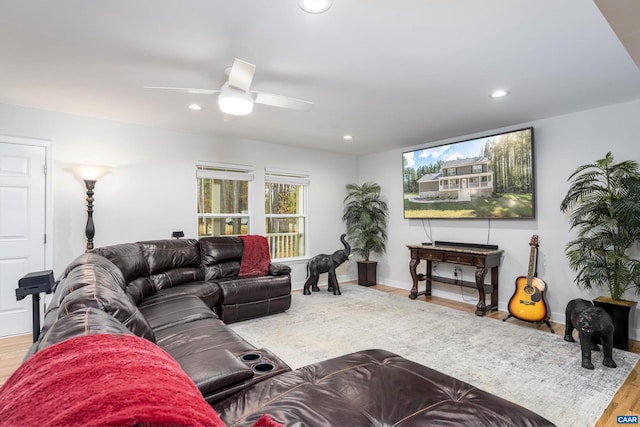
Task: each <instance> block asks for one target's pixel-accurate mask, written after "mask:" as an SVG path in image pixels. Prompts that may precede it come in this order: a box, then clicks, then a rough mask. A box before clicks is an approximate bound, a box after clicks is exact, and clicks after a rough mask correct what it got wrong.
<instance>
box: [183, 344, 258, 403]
mask: <svg viewBox="0 0 640 427" xmlns="http://www.w3.org/2000/svg"><path fill="white" fill-rule="evenodd" d="M176 360H177V361H178V363H179V364H180V366H181V367H182V369H183V370H184V371H185V372H186V373H187V375H189V377H190V378H191V379H192V380H193V382H195V383H196V385H197V386H198V389H199V390H200V392H201V393H202V394H203V396H204V397H207V396H210V395H215V394H217V393H220V392H222V391H224V390H226V389H229V388H232V387H233V386H236V385H238V384H242V383H245V382H246V381H249V380H250V379H252V378H253V375H254V374H253V370H252V369H251V367H249V366H247V365H246V364H245V363H244V362H242V360H241V359H240V357H239V356H235V355H234V354H233V353H231V352H230V351H229V350H226V349H208V350H205V351H201V352H198V353H192V354H188V355H186V356H182V357H178V358H176Z"/></svg>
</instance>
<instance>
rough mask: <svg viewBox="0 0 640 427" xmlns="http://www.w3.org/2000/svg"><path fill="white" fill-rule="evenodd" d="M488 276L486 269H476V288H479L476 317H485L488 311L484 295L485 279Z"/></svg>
mask: <svg viewBox="0 0 640 427" xmlns="http://www.w3.org/2000/svg"><path fill="white" fill-rule="evenodd" d="M486 275H487V269H486V268H485V267H477V268H476V287H477V288H478V304H477V305H476V315H477V316H484V315H485V313H486V312H487V311H488V310H487V304H486V303H485V299H484V298H485V293H484V277H485V276H486Z"/></svg>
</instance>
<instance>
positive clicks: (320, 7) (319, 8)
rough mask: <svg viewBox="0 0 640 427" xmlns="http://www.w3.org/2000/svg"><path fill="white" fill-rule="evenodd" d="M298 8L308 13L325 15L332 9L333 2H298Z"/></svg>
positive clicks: (326, 0) (299, 0)
mask: <svg viewBox="0 0 640 427" xmlns="http://www.w3.org/2000/svg"><path fill="white" fill-rule="evenodd" d="M298 6H300V8H301V9H302V10H304V11H305V12H308V13H324V12H326V11H327V10H329V8H330V7H331V0H298Z"/></svg>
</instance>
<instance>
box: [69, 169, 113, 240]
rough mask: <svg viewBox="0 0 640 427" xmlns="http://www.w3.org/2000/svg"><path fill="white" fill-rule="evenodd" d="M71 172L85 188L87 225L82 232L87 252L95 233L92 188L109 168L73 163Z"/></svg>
mask: <svg viewBox="0 0 640 427" xmlns="http://www.w3.org/2000/svg"><path fill="white" fill-rule="evenodd" d="M71 170H72V171H73V173H74V174H75V175H76V176H77V177H78V178H79V179H81V180H82V181H84V186H85V188H86V189H87V225H86V226H85V229H84V234H85V237H86V239H87V252H88V251H90V250H91V249H93V236H95V234H96V229H95V226H94V224H93V194H94V193H93V189H94V188H95V186H96V182H98V181H99V180H100V179H101V178H102V177H103V176H105V175H106V174H107V173H109V168H108V167H106V166H89V165H75V166H73V167H72V168H71Z"/></svg>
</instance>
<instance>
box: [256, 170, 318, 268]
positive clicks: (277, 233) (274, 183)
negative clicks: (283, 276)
mask: <svg viewBox="0 0 640 427" xmlns="http://www.w3.org/2000/svg"><path fill="white" fill-rule="evenodd" d="M264 181H265V198H264V203H265V206H264V211H265V221H266V230H267V239H268V240H269V249H270V251H271V258H274V259H282V258H296V257H303V256H305V255H306V235H307V197H308V195H307V192H308V189H309V182H310V181H309V174H308V173H307V172H298V171H288V170H282V169H270V168H266V169H265V177H264Z"/></svg>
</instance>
